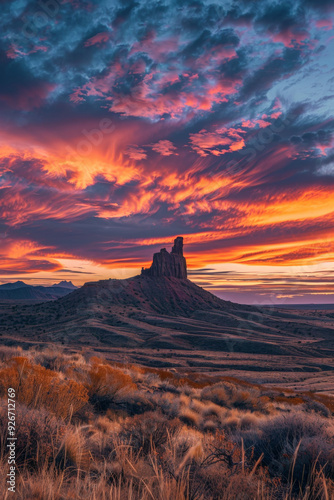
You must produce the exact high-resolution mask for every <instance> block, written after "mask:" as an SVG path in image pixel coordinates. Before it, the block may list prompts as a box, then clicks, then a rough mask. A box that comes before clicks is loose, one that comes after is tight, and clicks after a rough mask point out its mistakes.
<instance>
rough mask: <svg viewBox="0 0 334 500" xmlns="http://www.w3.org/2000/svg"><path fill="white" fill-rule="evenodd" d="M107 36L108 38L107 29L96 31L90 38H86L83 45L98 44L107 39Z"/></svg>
mask: <svg viewBox="0 0 334 500" xmlns="http://www.w3.org/2000/svg"><path fill="white" fill-rule="evenodd" d="M109 38H110V33H108V32H107V31H102V32H101V33H98V34H97V35H95V36H93V37H92V38H89V39H88V40H86V42H85V47H91V46H92V45H99V44H102V43H105V42H107V41H108V40H109Z"/></svg>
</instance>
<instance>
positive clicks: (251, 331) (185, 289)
mask: <svg viewBox="0 0 334 500" xmlns="http://www.w3.org/2000/svg"><path fill="white" fill-rule="evenodd" d="M173 250H174V251H172V252H171V253H169V252H167V250H166V249H162V250H161V251H160V252H159V253H157V254H155V255H154V257H153V263H152V266H151V267H150V268H149V269H143V270H142V273H141V275H139V276H135V277H133V278H129V279H126V280H115V279H110V280H103V281H98V282H92V283H86V284H85V285H84V286H83V287H81V288H80V289H77V290H74V291H73V292H71V293H68V294H67V295H66V296H64V297H62V298H59V299H57V300H55V301H51V302H43V303H41V304H36V305H15V306H9V305H6V304H2V305H1V304H0V342H1V343H3V344H6V345H17V344H18V343H20V345H22V346H23V347H30V346H36V345H41V346H45V345H55V344H57V343H59V344H63V345H67V346H68V347H69V348H73V349H78V348H79V349H80V348H85V349H87V348H89V349H91V350H92V351H94V352H103V353H104V355H107V354H108V355H109V356H110V357H111V358H112V359H115V360H123V361H124V359H127V360H129V361H133V362H136V363H142V364H146V365H151V366H165V367H166V366H175V367H183V369H189V367H194V368H196V367H197V368H196V369H198V368H200V369H201V370H204V371H207V370H209V371H215V372H217V371H221V370H223V371H224V370H229V372H231V373H236V372H237V374H239V375H240V373H239V372H240V370H241V371H242V372H244V373H246V374H247V376H252V377H253V379H254V377H255V374H257V378H256V380H259V378H258V376H259V374H261V377H265V380H266V381H267V379H270V380H272V379H273V378H275V376H274V375H273V374H275V373H277V374H279V373H282V371H283V372H284V373H290V374H291V376H292V374H293V376H294V378H295V377H296V373H297V374H298V373H300V374H301V375H300V380H305V377H302V374H303V373H307V374H309V373H314V380H316V382H315V383H318V381H319V377H320V376H321V377H322V378H321V380H322V383H324V380H325V381H326V384H325V386H326V388H328V387H333V388H334V361H333V352H334V316H333V312H332V311H326V310H324V311H308V310H300V311H299V310H280V309H274V308H264V307H262V308H256V307H252V306H246V305H240V304H235V303H232V302H228V301H224V300H221V299H219V298H218V297H216V296H215V295H213V294H211V293H209V292H207V291H206V290H203V289H202V288H201V287H199V286H197V285H195V284H194V283H192V282H191V281H190V280H189V279H187V278H186V262H185V258H184V256H183V240H182V238H177V240H175V243H174V247H173ZM54 289H55V290H56V289H57V288H54ZM67 291H69V290H67ZM0 302H1V301H0ZM324 373H325V374H326V377H325V379H324V378H323V376H324ZM261 380H262V381H263V380H264V379H263V378H261ZM303 383H304V382H303ZM325 386H324V387H325Z"/></svg>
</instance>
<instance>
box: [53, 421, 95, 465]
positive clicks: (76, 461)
mask: <svg viewBox="0 0 334 500" xmlns="http://www.w3.org/2000/svg"><path fill="white" fill-rule="evenodd" d="M55 463H56V465H57V467H60V468H61V469H62V470H64V469H69V470H70V471H77V470H80V471H88V469H89V467H90V463H91V454H90V450H89V449H88V447H87V443H86V440H85V437H84V436H83V434H82V433H81V432H80V429H78V428H76V429H73V428H71V429H68V430H67V432H66V434H65V436H64V438H63V440H62V443H61V446H60V448H59V451H58V453H57V456H56V459H55Z"/></svg>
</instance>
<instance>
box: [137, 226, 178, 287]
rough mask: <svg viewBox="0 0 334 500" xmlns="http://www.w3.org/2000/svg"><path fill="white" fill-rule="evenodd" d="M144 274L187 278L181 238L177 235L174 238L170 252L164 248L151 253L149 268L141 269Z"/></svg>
mask: <svg viewBox="0 0 334 500" xmlns="http://www.w3.org/2000/svg"><path fill="white" fill-rule="evenodd" d="M141 274H142V275H144V276H152V277H160V276H169V277H174V278H180V279H186V278H187V263H186V259H185V258H184V257H183V238H182V236H178V237H177V238H175V240H174V246H173V248H172V251H171V253H169V252H167V250H166V248H162V249H161V250H160V252H158V253H155V254H154V255H153V262H152V265H151V267H150V268H149V269H144V268H143V269H142V271H141Z"/></svg>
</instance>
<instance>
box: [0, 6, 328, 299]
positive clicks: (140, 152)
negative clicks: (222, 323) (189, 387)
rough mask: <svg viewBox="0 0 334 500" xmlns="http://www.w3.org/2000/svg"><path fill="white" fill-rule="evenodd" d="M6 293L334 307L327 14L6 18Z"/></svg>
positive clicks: (63, 12)
mask: <svg viewBox="0 0 334 500" xmlns="http://www.w3.org/2000/svg"><path fill="white" fill-rule="evenodd" d="M0 8H1V16H0V25H1V42H0V70H1V72H0V151H1V163H0V214H1V215H0V282H2V283H5V282H9V281H16V280H17V279H22V280H24V281H25V282H26V283H31V284H37V283H38V284H47V283H51V282H56V281H60V280H63V279H67V280H72V281H73V283H75V284H76V285H81V284H83V283H84V282H86V281H92V280H94V281H95V280H97V279H102V278H109V277H112V278H114V277H116V278H125V277H129V276H131V275H135V274H137V273H138V272H139V271H140V268H141V266H143V265H145V266H147V265H149V262H150V261H151V257H152V254H153V252H155V251H158V250H159V249H160V248H161V247H167V249H170V247H171V245H172V242H173V239H174V238H175V237H176V236H178V235H182V236H184V239H185V256H186V258H187V262H188V267H189V268H190V276H189V277H190V278H191V279H192V280H194V281H195V282H196V283H198V284H200V285H201V286H204V287H205V288H207V289H208V290H210V291H212V292H213V293H216V294H218V295H219V296H221V297H223V298H227V299H228V298H229V299H230V300H235V301H238V302H246V303H252V304H270V303H290V302H294V303H302V302H319V303H325V302H330V303H334V248H333V237H334V117H333V116H334V114H333V111H334V97H333V95H334V57H333V54H334V29H333V23H334V2H333V1H332V0H300V1H298V0H294V1H284V0H283V1H279V2H275V1H272V0H261V1H257V2H255V1H249V0H238V1H233V0H219V1H218V0H217V1H213V0H194V1H191V0H188V1H186V0H175V1H172V0H170V1H168V0H164V1H150V0H136V1H126V0H122V1H116V0H113V1H111V0H109V1H104V0H99V1H94V2H92V1H78V0H68V1H66V0H59V1H57V0H41V1H40V2H36V1H25V0H13V1H5V2H1V3H0Z"/></svg>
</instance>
